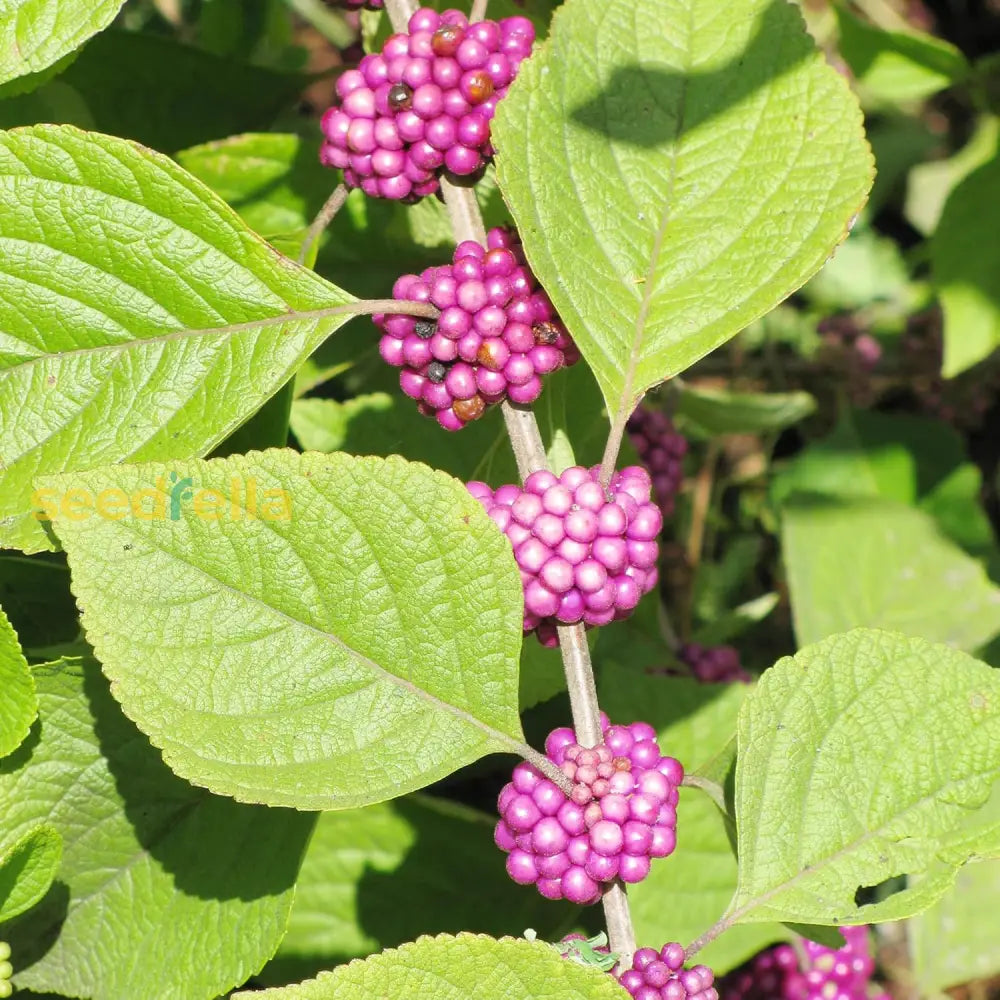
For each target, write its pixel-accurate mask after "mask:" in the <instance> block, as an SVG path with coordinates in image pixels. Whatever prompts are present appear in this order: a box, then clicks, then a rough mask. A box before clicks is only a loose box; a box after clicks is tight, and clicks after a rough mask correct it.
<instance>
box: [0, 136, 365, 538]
mask: <svg viewBox="0 0 1000 1000" xmlns="http://www.w3.org/2000/svg"><path fill="white" fill-rule="evenodd" d="M0 190H2V191H3V198H4V211H3V214H2V216H0V241H2V242H3V245H4V247H5V248H6V249H5V251H4V252H5V260H6V261H7V265H8V266H7V267H6V269H5V270H4V272H3V273H2V274H0V329H2V330H3V331H4V332H3V333H2V334H0V418H2V426H3V431H2V435H0V453H2V456H3V462H2V463H0V545H6V546H9V547H16V548H21V549H24V550H26V551H38V550H40V549H43V548H49V547H51V546H52V541H51V539H50V538H49V537H48V536H47V535H46V532H45V531H44V530H43V527H42V524H41V521H40V520H39V519H38V518H36V517H35V516H33V514H32V511H33V509H34V508H35V507H36V499H37V498H33V492H32V491H33V488H34V480H35V478H36V477H37V476H39V475H40V474H44V473H49V472H61V471H65V470H71V469H75V468H92V467H94V466H96V465H101V464H104V463H112V462H123V461H126V460H128V461H143V460H150V459H153V458H172V457H174V458H181V457H184V458H187V457H190V456H192V455H198V454H203V453H204V452H206V451H209V450H210V449H211V448H212V447H213V446H214V445H216V444H218V443H219V442H220V441H221V440H223V439H224V438H225V437H226V436H227V435H228V434H229V433H230V432H231V431H232V430H233V429H234V428H236V427H237V426H238V425H239V424H240V423H242V422H243V420H244V419H246V417H248V416H249V415H250V414H251V413H253V412H255V411H256V410H257V409H258V408H259V407H260V405H261V404H262V403H263V402H264V401H265V400H266V399H267V398H268V397H269V396H271V395H272V394H274V393H275V392H276V391H277V390H278V389H279V388H280V387H281V386H282V385H283V384H284V383H285V382H286V381H287V380H288V379H289V377H290V376H291V374H292V373H293V372H294V371H295V369H296V368H297V367H298V365H299V364H300V363H301V362H302V361H303V360H304V359H305V358H306V357H308V355H309V353H310V352H311V351H312V350H313V349H314V348H315V347H316V345H317V344H319V343H321V342H322V341H323V340H324V339H325V338H326V337H328V336H329V335H330V334H331V333H333V332H334V331H335V330H337V329H338V328H339V327H340V326H341V325H342V324H343V323H344V321H345V320H346V319H347V318H348V317H347V316H346V315H343V314H342V313H338V311H337V310H338V308H342V307H343V306H344V305H346V304H347V303H349V302H350V301H351V296H349V295H348V294H347V293H345V292H343V291H341V290H340V289H339V288H336V287H335V286H333V285H330V284H328V283H327V282H325V281H323V280H322V279H321V278H318V277H317V276H316V275H314V274H312V273H311V272H309V271H306V270H305V269H303V268H299V267H296V266H295V265H294V264H292V263H291V262H290V261H288V260H286V259H284V258H282V257H280V256H278V255H277V254H276V253H275V251H274V250H273V249H271V248H270V247H269V246H267V244H265V243H263V242H262V241H261V240H260V239H259V238H258V237H256V236H255V235H254V234H253V233H251V232H250V231H249V230H248V229H246V227H245V226H244V225H243V224H242V223H241V222H240V221H239V220H238V219H237V218H236V216H235V215H234V214H233V213H232V211H231V210H230V209H229V208H227V207H226V206H225V205H224V204H223V203H222V202H221V201H220V200H219V199H218V198H217V197H216V196H215V195H213V194H212V193H211V192H209V191H208V189H207V188H205V187H204V186H203V185H201V184H200V183H198V182H197V181H196V180H194V178H192V177H190V176H189V175H188V174H186V173H185V172H184V171H183V170H182V169H181V168H180V167H178V166H177V165H176V164H174V163H173V162H172V161H170V160H168V159H167V158H166V157H162V156H159V155H157V154H154V153H151V152H149V151H148V150H143V149H141V148H139V147H137V146H135V145H133V144H131V143H128V142H125V141H123V140H121V139H114V138H111V137H109V136H102V135H95V134H90V133H83V132H79V131H77V130H76V129H72V128H66V127H59V128H56V127H51V126H39V127H37V128H32V129H24V130H21V131H17V132H8V133H2V134H0ZM138 234H141V237H142V238H141V239H139V238H138ZM70 304H72V306H70ZM43 516H44V515H43Z"/></svg>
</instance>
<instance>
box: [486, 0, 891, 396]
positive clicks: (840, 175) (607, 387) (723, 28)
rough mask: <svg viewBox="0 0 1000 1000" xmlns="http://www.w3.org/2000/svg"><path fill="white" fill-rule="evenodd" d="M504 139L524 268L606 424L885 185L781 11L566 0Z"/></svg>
mask: <svg viewBox="0 0 1000 1000" xmlns="http://www.w3.org/2000/svg"><path fill="white" fill-rule="evenodd" d="M653 24H655V25H656V26H657V30H655V31H651V30H650V29H649V26H650V25H653ZM494 137H495V141H496V146H497V149H498V159H497V176H498V178H499V180H500V187H501V190H502V191H503V193H504V197H505V198H506V200H507V202H508V203H509V204H510V206H511V210H512V212H513V214H514V218H515V221H516V222H517V225H518V228H519V230H520V233H521V236H522V238H523V240H524V246H525V250H526V253H527V256H528V259H529V260H530V261H531V264H532V267H533V268H534V270H535V273H536V274H537V275H538V277H539V279H540V280H541V282H542V284H543V285H544V286H545V288H546V290H547V291H548V292H549V294H550V295H551V297H552V300H553V302H554V303H555V305H556V307H557V308H558V310H559V312H560V314H561V315H562V317H563V319H564V320H565V321H566V324H567V325H568V327H569V329H570V332H571V333H572V334H573V336H574V338H575V339H576V342H577V344H578V345H579V346H580V349H581V350H582V352H583V354H584V356H585V357H586V359H587V361H588V363H589V364H590V366H591V368H593V370H594V373H595V375H596V376H597V381H598V383H599V384H600V387H601V390H602V392H603V394H604V398H605V401H606V402H607V405H608V409H609V411H611V412H618V411H619V409H622V410H625V412H626V413H627V412H628V411H629V410H630V409H631V407H632V406H633V405H634V403H635V402H636V401H637V399H638V398H639V396H640V395H641V393H642V391H643V390H644V389H646V388H647V387H649V386H651V385H654V384H656V383H657V382H660V381H662V380H663V379H665V378H667V377H668V376H670V375H673V374H676V373H677V372H680V371H682V370H683V369H684V368H686V367H687V366H688V365H690V364H691V363H692V362H694V361H695V360H697V359H698V358H700V357H701V356H703V355H704V354H706V353H708V351H710V350H711V349H712V348H713V347H716V346H717V345H718V344H721V343H722V342H723V341H725V340H727V339H728V338H729V337H731V336H733V335H734V334H735V333H736V332H737V331H738V330H740V329H741V328H742V327H744V326H746V325H747V324H748V323H749V322H750V321H752V320H753V319H755V318H756V317H758V316H760V315H762V314H763V313H765V312H766V311H767V310H769V309H770V308H772V307H773V306H774V305H776V304H777V303H778V302H780V301H781V300H782V299H783V298H784V297H785V296H787V295H788V294H789V293H790V292H791V291H793V290H794V289H795V288H797V287H798V286H799V285H801V284H802V283H803V282H804V281H805V280H806V279H807V278H808V277H809V276H810V275H812V274H813V273H814V272H815V271H817V270H818V269H819V267H820V266H821V265H822V264H823V262H824V261H825V260H826V258H827V257H828V256H829V254H830V251H831V250H832V248H833V247H834V246H835V245H836V244H837V243H838V242H839V241H840V240H841V239H843V237H844V236H845V235H846V232H847V225H848V222H849V220H850V219H851V217H852V216H853V215H854V214H855V213H856V212H857V211H858V210H859V208H860V207H861V204H862V202H863V201H864V198H865V194H866V192H867V190H868V187H869V185H870V181H871V173H872V165H871V158H870V155H869V152H868V149H867V147H866V145H865V143H864V141H863V138H862V133H861V124H860V113H859V110H858V107H857V105H856V104H855V102H854V99H853V98H852V97H851V95H850V93H849V91H848V89H847V86H846V84H845V83H844V81H843V80H842V79H840V78H838V76H837V75H836V73H835V72H834V71H833V70H832V69H830V68H829V67H828V66H827V65H826V64H825V63H824V61H823V59H822V58H821V56H820V55H819V54H818V52H817V51H816V49H815V47H814V45H813V43H812V41H811V40H810V39H809V38H808V36H807V35H806V34H805V31H804V28H803V25H802V20H801V17H800V15H799V13H798V11H797V10H796V9H795V8H794V7H793V6H791V5H788V4H785V3H775V2H771V0H740V2H738V3H732V4H727V5H725V7H724V8H723V7H720V6H719V4H718V3H717V2H715V0H669V2H664V0H638V2H636V0H611V2H609V0H569V2H568V3H565V4H563V5H562V6H561V7H560V8H559V10H558V11H557V12H556V14H555V16H554V18H553V22H552V31H551V34H550V38H549V43H548V45H547V46H545V47H544V48H542V49H541V50H540V51H539V52H538V53H537V54H536V55H535V56H534V57H533V58H532V59H531V61H530V62H529V63H527V64H526V65H525V66H524V68H523V70H522V71H521V73H520V74H519V76H518V80H517V82H516V83H515V85H514V86H513V87H512V88H511V93H510V95H509V96H508V97H507V98H506V99H505V100H504V101H503V102H502V103H501V105H500V107H499V109H498V114H497V117H496V121H495V124H494ZM568 247H569V248H572V252H570V253H567V252H566V251H567V248H568Z"/></svg>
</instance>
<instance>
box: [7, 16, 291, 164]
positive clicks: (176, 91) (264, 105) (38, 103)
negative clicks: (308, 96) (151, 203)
mask: <svg viewBox="0 0 1000 1000" xmlns="http://www.w3.org/2000/svg"><path fill="white" fill-rule="evenodd" d="M308 81H309V78H308V77H306V76H304V75H303V74H300V73H282V72H278V71H276V70H271V69H265V68H263V67H261V66H247V65H242V64H240V63H238V62H234V61H232V60H229V59H222V58H220V57H218V56H214V55H212V54H211V53H209V52H205V51H204V50H203V49H197V48H193V47H192V46H189V45H181V44H180V43H178V42H175V41H174V40H173V39H171V38H167V37H164V36H160V35H151V34H145V33H141V32H133V31H115V30H112V31H108V32H105V33H104V34H102V35H98V36H97V37H96V38H95V39H94V40H93V41H92V42H90V44H89V45H87V47H86V48H84V49H83V50H82V51H81V52H80V54H79V56H78V57H77V59H76V61H75V62H74V63H73V64H72V65H71V66H69V67H68V68H67V69H66V70H65V71H64V72H63V73H62V74H61V75H60V76H59V78H58V79H57V80H53V81H52V82H51V83H48V84H46V85H45V86H43V87H40V88H39V89H38V90H37V91H35V92H34V93H33V94H30V95H28V96H27V97H23V98H15V99H13V100H10V101H4V102H3V103H2V104H0V125H2V126H3V127H4V128H13V127H15V126H19V125H34V124H36V123H37V122H39V121H53V122H56V123H58V124H70V125H86V127H87V128H91V129H94V130H95V131H99V132H107V133H109V134H112V135H119V136H122V137H123V138H126V139H135V140H137V141H138V142H141V143H143V144H144V145H147V146H152V147H153V148H154V149H158V150H160V151H161V152H164V153H172V152H174V151H175V150H178V149H183V148H184V147H186V146H193V145H195V144H197V143H200V142H206V141H208V140H210V139H216V138H218V137H219V136H222V135H231V134H233V133H236V132H248V131H252V130H254V129H264V128H267V127H268V126H269V125H270V124H271V123H272V122H273V121H274V119H275V117H276V116H277V115H278V113H279V112H280V111H281V110H282V109H283V108H286V107H288V106H290V105H292V104H293V103H294V101H295V99H296V97H297V96H298V95H299V93H300V92H301V91H302V90H303V88H304V87H305V86H306V84H307V83H308ZM67 87H69V88H71V89H72V90H73V92H74V93H76V94H77V96H78V100H79V101H80V102H81V103H82V105H83V106H84V108H85V109H86V115H87V116H88V117H87V119H86V120H84V121H81V120H80V117H79V114H80V111H79V109H78V108H77V107H76V106H74V105H73V104H67V105H65V106H64V108H63V114H62V115H58V108H57V116H56V117H45V118H40V117H39V114H41V113H43V106H44V104H45V103H51V101H52V100H53V98H52V96H51V95H50V93H49V92H50V91H51V90H55V91H56V93H57V94H58V93H59V92H61V91H62V90H63V89H65V88H67Z"/></svg>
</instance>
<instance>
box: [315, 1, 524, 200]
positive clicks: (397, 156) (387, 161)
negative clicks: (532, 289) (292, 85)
mask: <svg viewBox="0 0 1000 1000" xmlns="http://www.w3.org/2000/svg"><path fill="white" fill-rule="evenodd" d="M408 27H409V33H408V34H396V35H391V36H390V37H389V38H388V39H386V42H385V44H384V45H383V46H382V52H381V53H379V54H375V53H372V54H371V55H367V56H365V57H364V58H363V59H362V60H361V62H360V64H359V65H358V68H357V69H351V70H347V72H345V73H343V74H341V76H340V78H339V79H338V80H337V97H338V99H339V103H337V104H335V105H334V106H333V107H331V108H330V109H329V110H328V111H327V112H326V114H324V115H323V121H322V127H323V134H324V136H325V137H326V141H325V142H324V143H323V146H322V149H321V150H320V160H321V162H322V163H323V164H324V165H325V166H328V167H337V168H339V169H341V170H343V171H344V183H345V184H346V185H347V186H348V187H352V188H355V187H360V188H361V189H362V190H363V191H364V192H365V193H366V194H368V195H371V196H372V197H379V198H392V199H396V200H416V199H419V198H422V197H423V196H425V195H428V194H433V193H434V192H435V191H437V190H438V188H439V186H440V185H439V183H438V171H440V170H442V169H444V170H446V171H448V172H449V173H450V174H454V175H456V176H462V177H464V176H467V175H469V174H474V173H475V172H476V171H477V170H479V169H480V167H482V166H483V164H484V162H485V161H486V159H487V158H488V157H490V156H492V155H493V147H492V145H491V144H490V121H491V120H492V118H493V113H494V112H495V111H496V106H497V102H498V101H500V99H501V98H502V97H503V96H504V94H506V93H507V88H508V86H509V85H510V82H511V81H512V80H513V79H514V75H515V74H516V73H517V68H518V66H519V65H520V64H521V62H522V61H523V60H524V59H525V58H527V57H528V56H529V55H530V54H531V47H532V44H533V43H534V40H535V29H534V26H533V25H532V23H531V21H529V20H528V19H527V18H525V17H507V18H504V19H503V20H501V21H477V22H476V23H475V24H469V22H468V19H467V18H466V16H465V15H464V14H463V13H462V12H461V11H457V10H446V11H444V12H443V13H441V14H439V13H438V12H437V11H435V10H431V9H429V8H426V7H424V8H421V9H420V10H418V11H417V12H416V13H414V15H413V16H412V17H411V18H410V21H409V25H408Z"/></svg>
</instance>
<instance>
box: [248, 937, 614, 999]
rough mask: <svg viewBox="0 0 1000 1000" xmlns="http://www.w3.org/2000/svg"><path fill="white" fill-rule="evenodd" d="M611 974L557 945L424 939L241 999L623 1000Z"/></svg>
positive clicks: (481, 940) (455, 938)
mask: <svg viewBox="0 0 1000 1000" xmlns="http://www.w3.org/2000/svg"><path fill="white" fill-rule="evenodd" d="M624 995H625V994H624V993H623V991H622V988H621V986H619V985H618V983H617V982H615V980H614V979H612V978H611V977H610V976H609V975H607V974H606V973H603V972H599V971H597V970H596V969H589V968H586V967H585V966H583V965H579V964H577V963H576V962H568V961H567V960H566V959H565V958H563V957H562V956H561V955H560V954H559V952H557V951H556V950H555V948H553V947H551V945H547V944H543V943H542V942H540V941H534V942H533V941H524V940H517V939H514V938H504V939H502V940H499V941H497V940H495V939H494V938H489V937H485V936H482V935H473V934H460V935H458V936H457V937H447V936H445V935H442V936H440V937H436V938H431V937H423V938H420V939H419V940H417V941H414V942H412V943H411V944H406V945H403V947H402V948H395V949H392V950H390V951H384V952H382V953H381V954H378V955H373V956H372V957H371V958H368V959H365V960H364V961H357V962H351V963H350V965H342V966H340V968H338V969H335V970H334V971H333V972H323V973H321V974H320V975H319V976H318V977H317V978H316V979H311V980H308V981H306V982H304V983H299V984H298V985H296V986H285V987H282V988H280V989H273V990H264V991H263V992H259V993H237V994H236V995H235V997H234V1000H251V998H252V1000H371V998H372V997H378V998H379V1000H410V998H413V997H432V998H433V1000H469V997H473V996H474V997H476V1000H536V998H537V1000H621V998H622V997H623V996H624Z"/></svg>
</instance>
